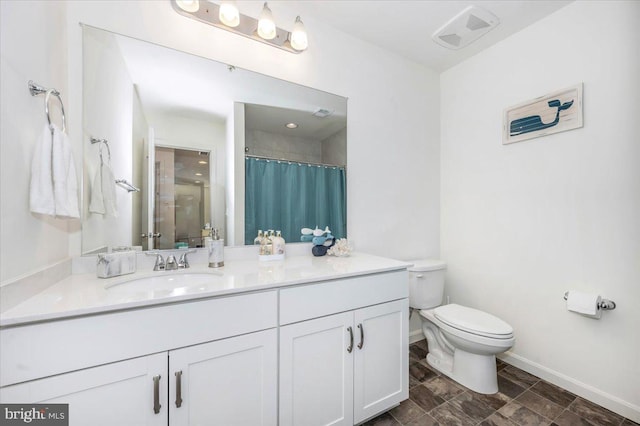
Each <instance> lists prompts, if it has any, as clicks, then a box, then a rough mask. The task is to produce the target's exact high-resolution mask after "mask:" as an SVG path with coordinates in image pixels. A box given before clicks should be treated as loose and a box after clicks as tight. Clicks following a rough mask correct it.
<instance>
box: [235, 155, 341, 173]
mask: <svg viewBox="0 0 640 426" xmlns="http://www.w3.org/2000/svg"><path fill="white" fill-rule="evenodd" d="M244 157H245V158H255V159H257V160H269V161H279V162H285V163H290V164H299V165H301V166H302V165H305V166H318V167H336V168H338V169H345V170H346V169H347V166H339V165H337V164H324V163H311V162H309V161H297V160H287V159H286V158H275V157H265V156H263V155H249V154H245V155H244Z"/></svg>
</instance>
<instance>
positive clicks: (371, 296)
mask: <svg viewBox="0 0 640 426" xmlns="http://www.w3.org/2000/svg"><path fill="white" fill-rule="evenodd" d="M406 297H409V278H408V275H407V271H406V270H402V271H394V272H386V273H382V274H373V275H364V276H360V277H354V278H347V279H342V280H335V281H326V282H323V283H318V284H309V285H301V286H298V287H292V288H286V289H282V290H280V324H281V325H284V324H291V323H294V322H298V321H304V320H307V319H311V318H318V317H322V316H325V315H331V314H335V313H338V312H344V311H349V310H352V309H357V308H361V307H364V306H370V305H375V304H378V303H384V302H388V301H391V300H397V299H404V298H406Z"/></svg>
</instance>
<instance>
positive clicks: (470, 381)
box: [422, 315, 498, 394]
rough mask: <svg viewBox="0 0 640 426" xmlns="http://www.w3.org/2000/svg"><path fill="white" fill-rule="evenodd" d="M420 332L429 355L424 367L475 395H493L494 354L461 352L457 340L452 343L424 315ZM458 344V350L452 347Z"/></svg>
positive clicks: (495, 378)
mask: <svg viewBox="0 0 640 426" xmlns="http://www.w3.org/2000/svg"><path fill="white" fill-rule="evenodd" d="M422 331H423V333H424V336H425V337H426V339H427V346H428V347H429V353H428V354H427V364H429V366H431V367H432V368H433V369H434V370H436V371H438V372H440V373H442V374H444V375H445V376H447V377H449V378H451V379H453V380H454V381H456V382H458V383H460V384H461V385H463V386H465V387H466V388H469V389H471V390H472V391H474V392H477V393H482V394H493V393H496V392H498V374H497V371H496V357H495V355H494V354H487V353H486V352H484V353H482V354H474V353H471V352H468V351H465V350H464V349H461V348H460V347H459V346H461V345H460V344H459V343H460V342H459V341H458V339H457V338H455V337H453V336H451V337H453V342H451V341H449V339H447V336H445V333H443V332H442V330H440V329H439V327H437V326H436V325H435V324H434V323H432V322H431V321H429V319H427V318H425V315H423V321H422ZM454 342H457V343H458V345H457V346H458V347H456V346H454V345H453V344H452V343H454Z"/></svg>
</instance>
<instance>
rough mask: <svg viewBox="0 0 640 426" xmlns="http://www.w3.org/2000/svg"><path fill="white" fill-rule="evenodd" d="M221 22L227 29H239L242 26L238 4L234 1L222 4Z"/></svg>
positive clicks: (226, 0)
mask: <svg viewBox="0 0 640 426" xmlns="http://www.w3.org/2000/svg"><path fill="white" fill-rule="evenodd" d="M218 18H219V19H220V22H222V23H223V24H225V25H226V26H227V27H232V28H233V27H237V26H238V25H240V11H239V10H238V6H236V2H235V1H232V0H224V1H223V2H222V3H220V12H219V13H218Z"/></svg>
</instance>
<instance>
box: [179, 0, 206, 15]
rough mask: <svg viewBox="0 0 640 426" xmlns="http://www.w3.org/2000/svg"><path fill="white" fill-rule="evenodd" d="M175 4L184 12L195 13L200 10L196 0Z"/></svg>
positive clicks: (185, 0) (181, 0)
mask: <svg viewBox="0 0 640 426" xmlns="http://www.w3.org/2000/svg"><path fill="white" fill-rule="evenodd" d="M176 4H177V5H178V7H179V8H180V9H182V10H184V11H185V12H197V11H198V9H200V2H199V1H198V0H176Z"/></svg>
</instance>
